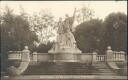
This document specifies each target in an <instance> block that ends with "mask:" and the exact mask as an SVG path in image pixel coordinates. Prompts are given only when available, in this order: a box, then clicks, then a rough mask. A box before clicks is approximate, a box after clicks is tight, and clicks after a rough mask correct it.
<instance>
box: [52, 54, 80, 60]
mask: <svg viewBox="0 0 128 80" xmlns="http://www.w3.org/2000/svg"><path fill="white" fill-rule="evenodd" d="M79 58H80V54H78V53H56V54H54V60H53V62H80V59H79Z"/></svg>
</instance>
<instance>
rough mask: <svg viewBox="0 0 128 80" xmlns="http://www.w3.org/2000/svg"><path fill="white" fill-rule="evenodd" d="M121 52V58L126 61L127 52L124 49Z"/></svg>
mask: <svg viewBox="0 0 128 80" xmlns="http://www.w3.org/2000/svg"><path fill="white" fill-rule="evenodd" d="M120 53H121V60H122V61H125V52H124V51H120Z"/></svg>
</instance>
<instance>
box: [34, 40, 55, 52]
mask: <svg viewBox="0 0 128 80" xmlns="http://www.w3.org/2000/svg"><path fill="white" fill-rule="evenodd" d="M52 45H53V42H47V44H40V45H39V46H38V47H37V48H35V50H34V51H36V52H38V53H48V50H50V49H51V48H52Z"/></svg>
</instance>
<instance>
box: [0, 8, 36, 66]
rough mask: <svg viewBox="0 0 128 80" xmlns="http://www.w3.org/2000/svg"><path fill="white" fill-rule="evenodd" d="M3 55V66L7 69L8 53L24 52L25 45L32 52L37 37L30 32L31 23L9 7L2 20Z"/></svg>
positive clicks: (0, 27)
mask: <svg viewBox="0 0 128 80" xmlns="http://www.w3.org/2000/svg"><path fill="white" fill-rule="evenodd" d="M1 19H2V20H1V26H0V29H1V52H0V53H1V55H2V66H3V68H5V64H3V63H5V62H6V61H7V52H8V51H10V50H13V51H16V50H22V49H23V48H24V46H25V45H27V46H28V47H29V49H30V50H32V49H33V47H34V44H33V42H34V41H36V35H35V34H34V33H33V32H31V31H30V29H29V23H28V21H27V20H26V18H24V16H23V15H16V14H14V13H13V10H11V9H9V8H8V7H6V8H5V12H4V13H3V15H2V18H1Z"/></svg>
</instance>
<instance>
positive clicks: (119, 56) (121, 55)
mask: <svg viewBox="0 0 128 80" xmlns="http://www.w3.org/2000/svg"><path fill="white" fill-rule="evenodd" d="M125 56H126V55H125V52H124V51H120V52H116V51H113V61H125V58H126V57H125Z"/></svg>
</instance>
